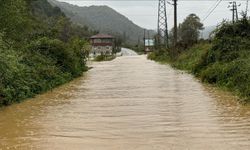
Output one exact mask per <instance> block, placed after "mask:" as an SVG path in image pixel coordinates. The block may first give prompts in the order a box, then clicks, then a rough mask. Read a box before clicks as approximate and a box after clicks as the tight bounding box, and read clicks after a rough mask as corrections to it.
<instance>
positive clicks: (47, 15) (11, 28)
mask: <svg viewBox="0 0 250 150" xmlns="http://www.w3.org/2000/svg"><path fill="white" fill-rule="evenodd" d="M0 10H1V13H0V20H1V21H0V106H3V105H10V104H12V103H15V102H20V101H22V100H24V99H26V98H30V97H33V96H35V95H36V94H39V93H43V92H45V91H48V90H50V89H52V88H54V87H56V86H58V85H61V84H63V83H66V82H68V81H70V80H72V79H73V78H75V77H78V76H80V75H81V74H82V72H83V71H86V70H87V69H88V68H87V66H86V59H87V56H88V53H89V49H90V48H89V44H88V42H87V41H86V40H84V39H85V38H87V37H89V36H90V35H92V34H94V31H90V30H89V29H88V28H86V27H85V28H83V27H79V26H77V25H74V24H72V23H71V22H70V21H69V19H68V18H66V17H65V15H64V14H63V13H62V12H61V10H60V9H59V8H57V7H52V6H51V5H50V4H49V3H48V2H47V0H1V2H0Z"/></svg>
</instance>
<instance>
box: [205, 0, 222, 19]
mask: <svg viewBox="0 0 250 150" xmlns="http://www.w3.org/2000/svg"><path fill="white" fill-rule="evenodd" d="M218 1H219V0H216V1H215V3H213V5H211V7H209V9H208V10H207V12H206V15H207V14H208V13H209V12H210V11H211V10H212V9H213V8H214V7H215V5H216V4H217V3H218ZM204 18H205V17H204Z"/></svg>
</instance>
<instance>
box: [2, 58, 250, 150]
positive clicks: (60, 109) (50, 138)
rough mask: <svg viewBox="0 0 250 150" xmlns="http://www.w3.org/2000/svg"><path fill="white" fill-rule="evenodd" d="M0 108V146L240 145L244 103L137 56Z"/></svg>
mask: <svg viewBox="0 0 250 150" xmlns="http://www.w3.org/2000/svg"><path fill="white" fill-rule="evenodd" d="M91 66H93V69H91V70H90V71H89V72H87V73H85V74H84V76H83V77H81V78H79V79H76V80H74V81H73V82H71V83H69V84H67V85H64V86H61V87H59V88H57V89H55V90H53V91H51V92H48V93H46V94H43V95H40V96H38V97H36V98H34V99H31V100H28V101H25V102H23V103H21V104H15V105H12V106H10V107H7V108H3V109H0V149H20V150H22V149H23V150H26V149H37V150H55V149H56V150H64V149H65V150H70V149H72V150H76V149H77V150H78V149H79V150H168V149H170V150H176V149H177V150H179V149H181V150H182V149H185V150H187V149H190V150H201V149H202V150H205V149H208V150H211V149H215V150H235V149H236V150H247V149H250V107H249V106H242V105H240V104H238V103H237V102H236V101H235V100H234V98H233V97H231V96H230V95H227V94H225V93H224V92H218V91H216V90H214V88H210V87H207V86H204V85H202V84H201V83H199V81H197V80H196V79H194V78H193V77H192V76H191V75H188V74H186V73H182V72H180V71H177V70H174V69H172V68H171V67H169V66H167V65H160V64H158V63H155V62H153V61H149V60H147V59H146V57H145V56H128V57H119V58H117V59H115V60H113V61H111V62H100V63H93V64H91Z"/></svg>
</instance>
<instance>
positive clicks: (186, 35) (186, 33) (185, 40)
mask: <svg viewBox="0 0 250 150" xmlns="http://www.w3.org/2000/svg"><path fill="white" fill-rule="evenodd" d="M203 29H204V28H203V24H202V23H201V22H200V18H199V17H198V16H197V15H195V14H190V15H188V16H187V18H186V19H185V20H184V21H183V22H182V23H181V24H179V26H178V45H180V46H182V47H183V48H187V47H190V46H192V45H193V44H195V43H197V41H198V39H199V35H200V30H203ZM170 36H171V38H172V36H173V29H172V31H171V33H170Z"/></svg>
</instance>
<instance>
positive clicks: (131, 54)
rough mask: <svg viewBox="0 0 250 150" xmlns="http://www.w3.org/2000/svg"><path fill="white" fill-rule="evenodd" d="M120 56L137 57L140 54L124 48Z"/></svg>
mask: <svg viewBox="0 0 250 150" xmlns="http://www.w3.org/2000/svg"><path fill="white" fill-rule="evenodd" d="M119 55H122V56H136V55H138V54H137V53H136V52H135V51H133V50H131V49H128V48H122V49H121V52H120V53H119Z"/></svg>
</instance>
